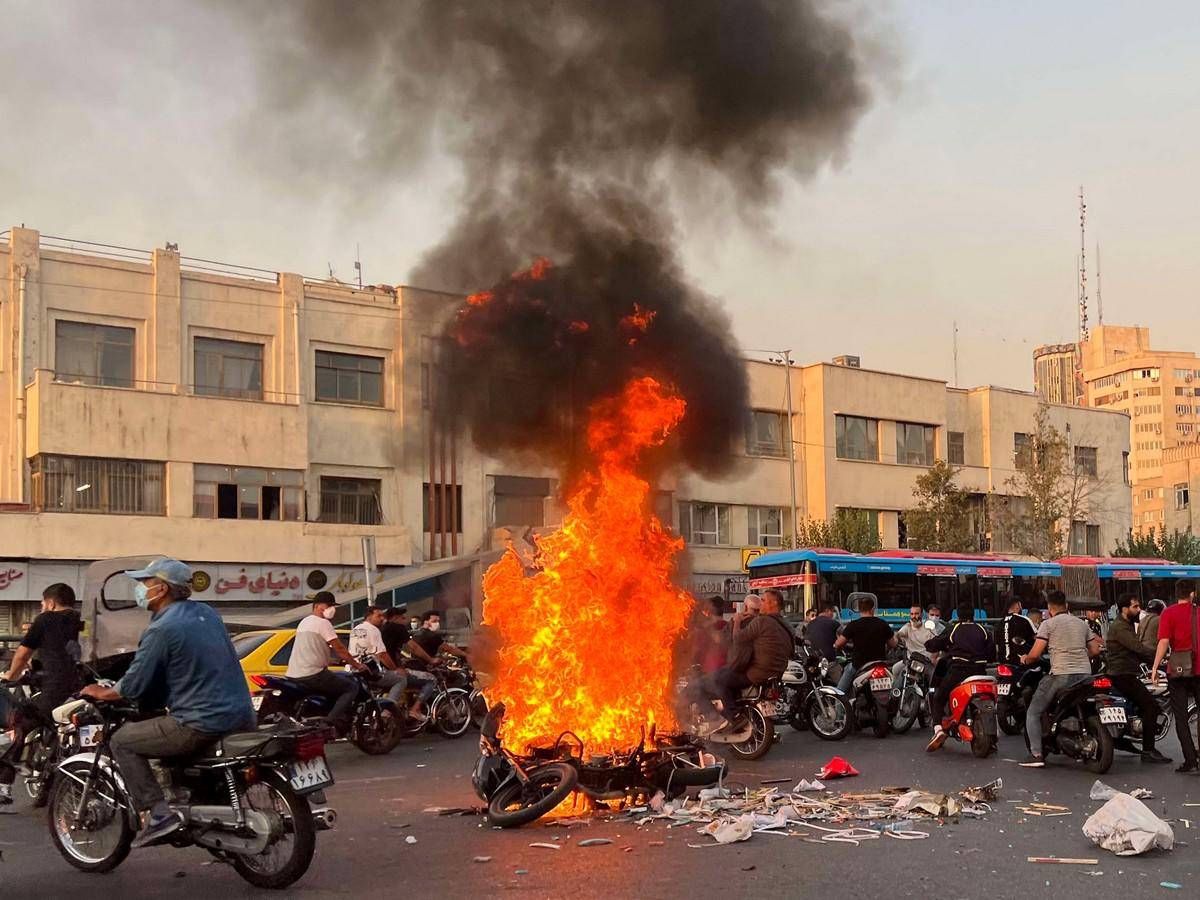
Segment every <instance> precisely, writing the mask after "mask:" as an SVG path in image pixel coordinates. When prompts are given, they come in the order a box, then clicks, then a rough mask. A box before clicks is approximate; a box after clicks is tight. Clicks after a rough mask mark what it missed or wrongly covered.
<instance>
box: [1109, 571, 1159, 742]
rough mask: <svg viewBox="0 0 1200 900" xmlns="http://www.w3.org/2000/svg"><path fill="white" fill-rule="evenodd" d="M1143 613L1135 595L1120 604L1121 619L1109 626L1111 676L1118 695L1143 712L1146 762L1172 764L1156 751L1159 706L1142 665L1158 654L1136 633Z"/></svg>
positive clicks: (1118, 608) (1122, 599)
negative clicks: (1147, 682)
mask: <svg viewBox="0 0 1200 900" xmlns="http://www.w3.org/2000/svg"><path fill="white" fill-rule="evenodd" d="M1141 611H1142V605H1141V601H1140V600H1138V598H1137V597H1135V596H1134V595H1133V594H1126V595H1125V596H1124V597H1121V599H1120V600H1118V601H1117V617H1116V618H1115V619H1114V620H1113V623H1112V624H1111V625H1109V626H1108V643H1107V645H1106V646H1107V648H1108V660H1107V663H1108V676H1109V678H1110V679H1112V683H1113V687H1115V688H1116V689H1117V692H1118V693H1119V694H1120V695H1121V696H1122V697H1126V698H1128V699H1129V701H1130V702H1131V703H1134V704H1136V705H1137V707H1138V709H1139V710H1140V711H1141V716H1142V762H1144V763H1169V762H1170V761H1171V760H1170V759H1168V758H1167V757H1165V756H1163V755H1162V754H1161V753H1159V752H1158V750H1156V749H1155V748H1154V739H1155V731H1156V730H1157V729H1156V728H1155V727H1154V726H1155V723H1156V722H1157V721H1158V704H1157V703H1155V702H1154V698H1153V697H1152V696H1151V695H1150V692H1149V691H1148V690H1146V686H1145V685H1144V684H1142V677H1141V676H1142V663H1152V662H1154V651H1153V650H1150V649H1149V648H1148V647H1146V645H1145V644H1143V643H1142V642H1141V641H1140V640H1138V636H1137V632H1136V631H1135V630H1134V623H1135V622H1137V620H1138V616H1139V614H1140V613H1141Z"/></svg>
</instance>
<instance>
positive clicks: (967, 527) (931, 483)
mask: <svg viewBox="0 0 1200 900" xmlns="http://www.w3.org/2000/svg"><path fill="white" fill-rule="evenodd" d="M957 474H958V469H956V468H955V467H954V466H952V465H950V463H948V462H946V461H945V460H941V459H939V460H938V461H937V462H936V463H934V464H933V467H932V468H931V469H930V470H929V471H928V472H925V473H923V474H921V475H919V476H918V477H917V481H916V484H915V485H914V486H913V500H915V501H916V505H915V506H914V507H913V508H912V509H910V510H908V511H906V512H905V513H904V522H905V525H906V526H907V529H908V546H909V548H910V549H912V550H933V551H941V552H943V553H970V552H972V551H974V550H978V549H979V548H978V546H977V541H976V538H975V533H974V530H973V528H972V527H971V497H970V495H969V494H968V493H967V492H966V491H964V490H963V489H962V488H960V487H959V486H958V485H957V484H955V483H954V477H955V476H956V475H957Z"/></svg>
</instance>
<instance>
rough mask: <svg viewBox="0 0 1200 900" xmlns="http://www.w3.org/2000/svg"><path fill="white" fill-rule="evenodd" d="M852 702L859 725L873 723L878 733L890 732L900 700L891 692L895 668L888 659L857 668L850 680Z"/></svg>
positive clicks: (883, 734) (878, 734)
mask: <svg viewBox="0 0 1200 900" xmlns="http://www.w3.org/2000/svg"><path fill="white" fill-rule="evenodd" d="M850 704H851V709H852V710H853V713H854V716H853V721H854V723H855V725H856V727H858V728H866V727H867V726H868V725H870V726H871V727H872V728H874V729H875V737H877V738H884V737H887V736H888V734H889V733H890V732H891V730H892V719H893V718H895V716H896V710H897V708H898V707H899V705H900V701H899V698H898V697H896V696H895V694H893V693H892V670H891V669H890V668H889V667H888V665H887V664H886V663H885V662H883V661H882V660H877V661H875V662H869V663H867V664H866V665H864V666H863V667H862V668H861V669H860V670H859V671H858V673H857V674H856V675H855V676H854V681H853V682H852V683H851V688H850Z"/></svg>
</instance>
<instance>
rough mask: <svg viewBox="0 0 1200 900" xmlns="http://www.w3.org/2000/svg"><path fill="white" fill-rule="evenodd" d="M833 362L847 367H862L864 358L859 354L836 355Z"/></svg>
mask: <svg viewBox="0 0 1200 900" xmlns="http://www.w3.org/2000/svg"><path fill="white" fill-rule="evenodd" d="M833 364H834V365H835V366H844V367H845V368H847V369H861V368H862V359H860V358H859V357H857V356H835V357H834V358H833Z"/></svg>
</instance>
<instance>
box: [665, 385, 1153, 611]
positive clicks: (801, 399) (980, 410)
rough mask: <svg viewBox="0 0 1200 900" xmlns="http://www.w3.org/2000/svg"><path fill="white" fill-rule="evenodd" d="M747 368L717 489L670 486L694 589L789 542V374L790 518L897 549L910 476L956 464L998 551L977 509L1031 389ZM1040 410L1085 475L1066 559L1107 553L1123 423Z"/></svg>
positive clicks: (1122, 491)
mask: <svg viewBox="0 0 1200 900" xmlns="http://www.w3.org/2000/svg"><path fill="white" fill-rule="evenodd" d="M748 366H749V372H750V385H751V394H752V401H753V404H754V407H755V410H756V412H755V426H754V427H753V428H752V429H751V433H750V434H748V435H747V436H746V438H745V440H744V441H743V440H742V439H741V437H740V436H739V437H738V438H737V439H736V440H735V445H736V451H735V452H736V455H738V456H739V457H740V459H739V465H738V467H737V469H736V470H735V472H734V474H733V475H732V476H731V477H729V478H727V479H725V480H722V481H707V480H704V479H700V478H696V477H694V476H693V477H688V478H686V479H684V480H682V481H681V482H680V484H679V485H678V486H677V490H676V498H675V499H676V501H677V502H676V508H677V510H678V516H679V521H678V524H679V527H680V530H681V533H682V534H683V535H684V537H685V539H687V540H688V542H689V551H690V553H689V558H690V563H691V565H692V566H693V569H694V571H693V575H692V579H693V581H692V584H693V589H694V590H696V591H697V592H704V593H708V592H712V593H719V592H720V591H721V588H722V587H723V586H728V587H732V588H734V589H735V590H733V591H731V593H738V592H739V591H740V590H744V579H743V578H742V577H741V572H742V570H743V565H744V559H745V556H746V554H747V553H754V552H758V551H759V550H760V549H761V548H764V547H765V548H767V549H772V548H777V547H780V546H783V545H784V542H785V541H786V540H787V539H788V537H789V536H790V535H791V533H792V525H791V511H790V508H791V488H790V479H789V472H788V469H789V461H788V453H787V443H786V441H787V437H786V436H787V434H788V430H789V429H788V422H787V412H786V408H785V406H784V405H783V398H784V397H785V390H784V388H785V381H784V379H785V378H788V377H790V378H791V380H792V384H791V393H792V398H793V414H792V422H791V436H792V440H793V441H794V448H795V460H796V462H795V466H796V485H797V486H796V494H797V496H796V505H797V508H798V515H799V516H800V517H801V518H806V517H807V518H811V519H829V518H831V517H833V516H834V515H836V513H837V510H838V509H839V508H845V509H853V510H862V511H864V514H865V515H866V516H868V518H869V520H870V521H872V522H873V523H875V525H876V527H877V530H878V534H879V537H880V540H881V542H882V545H883V547H884V548H900V547H904V546H905V544H906V537H905V528H904V510H906V509H908V508H910V507H911V506H912V505H913V498H912V492H913V487H914V484H915V481H916V478H917V476H919V475H920V474H921V473H922V472H924V471H926V470H927V469H928V468H929V467H930V466H931V465H932V464H933V463H934V461H935V460H937V459H946V460H948V461H949V462H951V463H953V464H954V465H955V466H957V467H959V475H958V479H957V480H958V483H959V484H960V485H961V486H962V487H963V488H965V489H966V490H968V491H969V492H971V493H972V494H973V495H976V496H977V497H978V498H979V501H980V502H979V507H980V514H979V517H978V520H977V527H978V537H979V547H980V549H981V550H992V551H994V552H998V553H1002V552H1006V550H1007V549H1008V548H1006V547H1005V546H1004V545H1003V542H1002V541H1000V540H999V539H998V538H997V537H996V536H995V535H993V534H992V533H991V532H990V531H989V530H988V526H987V522H986V516H985V515H984V514H983V512H982V509H983V503H982V500H983V498H984V497H986V496H988V495H1004V494H1005V493H1006V490H1007V487H1006V485H1007V482H1008V480H1009V479H1010V478H1011V477H1012V476H1013V475H1014V474H1015V472H1016V468H1015V459H1016V454H1017V453H1018V452H1020V448H1021V446H1022V442H1023V440H1024V439H1025V438H1026V437H1027V436H1028V434H1029V433H1030V432H1031V431H1032V430H1033V428H1034V418H1035V416H1036V414H1037V410H1038V406H1039V398H1038V397H1037V396H1036V395H1035V394H1032V393H1027V392H1024V391H1016V390H1008V389H1005V388H997V387H979V388H972V389H958V388H952V387H949V386H948V385H947V384H946V382H944V381H940V380H936V379H928V378H918V377H914V376H908V375H898V374H893V373H888V372H879V371H871V370H868V369H863V368H857V367H850V366H845V365H835V364H830V363H816V364H813V365H805V366H793V367H791V368H790V369H787V368H785V367H784V366H783V365H781V364H778V363H767V362H749V363H748ZM1048 411H1049V416H1050V421H1051V423H1052V424H1053V425H1054V426H1055V427H1057V428H1058V429H1059V430H1060V431H1061V432H1063V433H1064V434H1065V435H1066V436H1067V438H1068V440H1069V441H1070V442H1071V445H1072V451H1073V452H1076V451H1077V452H1078V456H1079V458H1081V459H1084V460H1086V461H1087V462H1086V464H1087V465H1088V466H1089V467H1090V468H1092V469H1094V476H1092V477H1093V478H1094V484H1092V485H1091V487H1090V490H1089V494H1090V496H1089V497H1088V506H1089V508H1088V510H1087V511H1086V513H1084V514H1083V519H1082V520H1081V521H1079V522H1077V523H1075V526H1074V527H1073V528H1071V530H1070V540H1069V548H1068V549H1069V552H1076V553H1081V554H1082V553H1090V554H1100V553H1107V552H1108V551H1110V550H1111V549H1112V547H1113V545H1114V544H1115V543H1116V541H1117V540H1119V539H1121V538H1123V537H1125V535H1126V534H1127V532H1128V523H1129V517H1130V493H1129V486H1128V483H1127V480H1126V463H1127V460H1128V454H1129V420H1128V417H1127V416H1126V415H1125V414H1123V413H1114V412H1110V411H1102V410H1093V409H1088V408H1085V407H1079V406H1068V405H1049V406H1048Z"/></svg>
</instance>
